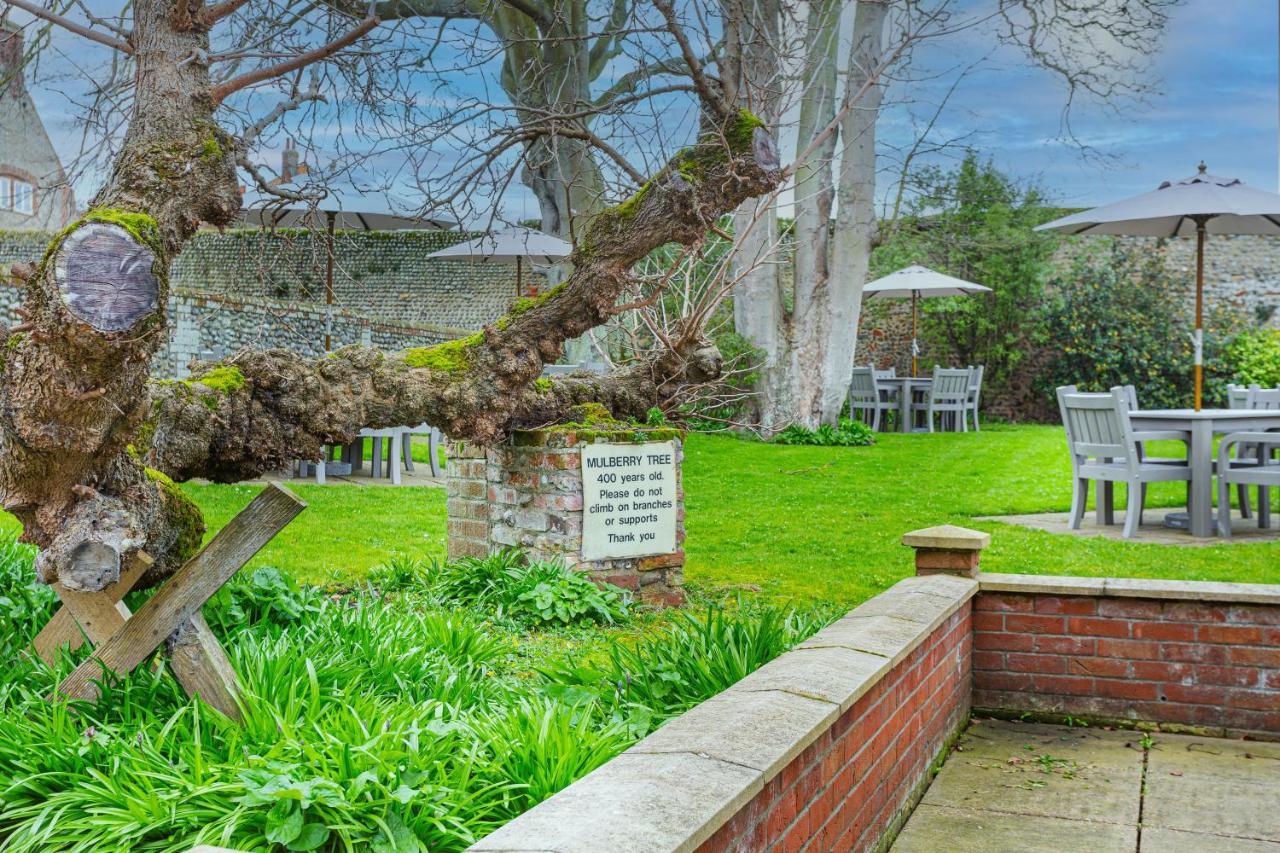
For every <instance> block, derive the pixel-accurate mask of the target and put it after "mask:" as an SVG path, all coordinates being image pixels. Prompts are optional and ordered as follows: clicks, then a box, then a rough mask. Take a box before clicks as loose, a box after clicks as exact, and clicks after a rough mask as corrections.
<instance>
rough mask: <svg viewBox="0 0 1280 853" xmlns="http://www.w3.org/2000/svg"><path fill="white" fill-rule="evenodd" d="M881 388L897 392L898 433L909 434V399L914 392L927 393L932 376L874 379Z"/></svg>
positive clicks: (930, 385) (931, 384) (931, 383)
mask: <svg viewBox="0 0 1280 853" xmlns="http://www.w3.org/2000/svg"><path fill="white" fill-rule="evenodd" d="M876 385H879V386H880V387H881V388H884V387H886V386H887V387H891V388H895V389H897V392H898V431H899V432H911V422H912V418H911V398H912V397H913V396H914V395H915V392H916V391H927V390H928V389H929V388H931V387H932V386H933V377H932V376H890V377H887V378H885V379H879V378H877V379H876Z"/></svg>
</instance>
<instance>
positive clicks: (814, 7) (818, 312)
mask: <svg viewBox="0 0 1280 853" xmlns="http://www.w3.org/2000/svg"><path fill="white" fill-rule="evenodd" d="M841 6H842V4H841V3H840V2H838V0H815V2H812V3H810V4H809V19H808V21H807V22H806V34H805V35H806V38H805V44H806V45H808V51H807V52H806V55H805V63H804V74H803V78H802V82H803V85H804V91H803V93H802V95H801V100H800V122H799V133H798V138H797V142H796V147H797V148H798V149H800V150H802V151H803V150H805V149H808V148H810V146H811V145H813V144H814V143H815V141H817V144H816V145H815V146H814V147H813V148H812V150H811V151H810V153H809V156H808V157H806V158H805V159H804V161H803V162H801V163H800V164H799V165H798V166H797V168H796V190H795V211H796V221H795V262H794V276H795V277H794V285H793V291H794V304H793V308H792V312H791V317H790V325H791V329H790V334H789V335H788V340H789V342H790V344H791V346H790V348H789V350H788V351H787V353H786V356H785V358H780V359H779V360H778V366H777V369H778V370H782V371H785V378H782V379H779V380H775V381H776V382H778V384H784V385H785V386H786V387H787V389H788V397H789V398H790V400H791V410H790V412H789V413H788V414H789V415H790V422H794V423H801V424H804V425H805V426H808V427H814V426H817V425H818V424H819V423H821V422H822V421H823V415H824V412H823V410H822V385H823V377H824V374H825V373H826V366H827V363H828V361H829V359H830V357H831V349H832V344H833V338H834V337H835V334H834V333H835V332H836V331H837V329H838V326H837V325H836V320H837V318H835V317H833V316H832V315H831V313H830V305H831V302H832V297H833V295H834V291H835V290H837V289H839V288H840V287H841V286H842V285H843V284H844V281H845V271H844V270H843V269H840V268H839V267H836V268H835V269H834V275H833V267H832V265H831V257H830V255H831V205H832V201H833V198H834V195H835V187H834V182H833V178H832V170H833V168H834V165H833V158H834V155H835V151H836V134H834V133H833V134H830V135H828V136H826V137H824V138H823V139H822V140H821V141H819V140H818V135H819V134H820V133H822V131H823V130H824V129H825V128H826V127H827V125H829V124H830V123H831V122H832V121H834V120H835V117H836V59H837V53H836V48H837V46H838V44H839V33H840V9H841ZM859 286H861V282H859ZM840 331H844V330H840ZM837 414H839V413H838V412H837ZM782 425H785V424H782Z"/></svg>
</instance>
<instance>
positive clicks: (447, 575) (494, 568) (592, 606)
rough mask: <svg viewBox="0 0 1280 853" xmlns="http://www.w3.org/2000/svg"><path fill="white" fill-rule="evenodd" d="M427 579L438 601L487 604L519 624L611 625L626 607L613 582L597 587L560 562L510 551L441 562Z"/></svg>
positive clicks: (538, 625) (621, 617) (624, 614)
mask: <svg viewBox="0 0 1280 853" xmlns="http://www.w3.org/2000/svg"><path fill="white" fill-rule="evenodd" d="M429 577H430V582H429V587H428V588H429V589H430V591H431V592H432V593H433V594H434V595H435V596H436V597H437V598H438V599H439V600H440V601H442V602H447V603H452V604H459V605H462V606H471V607H482V608H491V609H493V610H494V611H495V612H496V614H497V615H499V616H501V617H504V618H507V619H510V620H512V621H514V622H515V623H516V624H518V625H522V626H524V627H549V626H557V625H559V626H569V625H586V624H613V623H615V622H618V621H621V620H622V619H624V618H625V617H626V615H627V610H628V606H629V601H628V598H627V595H626V593H625V592H624V591H623V590H621V589H619V588H618V587H616V586H612V585H611V584H602V585H599V586H597V585H596V584H595V583H594V582H593V581H592V580H591V579H590V578H589V577H587V576H586V575H585V574H583V573H581V572H575V571H570V570H569V569H568V568H566V567H565V566H564V564H562V563H558V562H546V561H535V562H532V563H526V561H525V558H524V555H523V554H521V553H520V552H519V551H515V550H504V551H500V552H498V553H495V554H491V555H489V556H488V557H483V558H475V557H468V558H465V559H462V560H455V561H453V562H450V563H444V564H442V565H439V566H437V567H435V568H434V569H433V570H432V571H431V572H430V574H429Z"/></svg>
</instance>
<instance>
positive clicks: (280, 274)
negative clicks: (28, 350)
mask: <svg viewBox="0 0 1280 853" xmlns="http://www.w3.org/2000/svg"><path fill="white" fill-rule="evenodd" d="M53 236H54V235H53V233H52V232H48V231H19V230H11V231H6V230H0V314H3V315H8V316H9V317H10V320H11V324H12V322H13V321H12V317H13V316H14V315H13V309H14V308H16V307H17V306H19V305H21V303H22V298H23V292H22V290H21V288H19V287H17V286H16V285H15V283H14V282H13V281H12V280H11V279H10V277H9V276H8V270H9V268H10V267H11V266H12V265H13V264H15V263H19V262H23V261H38V260H39V259H40V258H41V257H42V256H43V254H44V252H45V249H46V248H47V246H48V244H49V241H50V240H51V239H52V238H53ZM474 236H475V235H474V234H470V233H463V232H456V231H394V232H355V231H339V232H338V233H337V235H336V242H335V270H334V304H333V306H332V307H327V306H326V305H325V294H324V284H325V262H326V255H327V251H326V243H325V240H324V237H323V235H321V234H316V233H313V232H310V231H300V230H292V229H281V230H279V231H275V232H263V231H257V230H229V231H226V232H223V233H217V232H213V231H202V232H200V233H199V234H197V235H196V236H195V237H194V238H193V239H192V240H191V241H190V242H189V243H188V244H187V246H186V247H185V248H184V249H183V251H182V253H181V254H180V255H179V256H178V258H177V260H176V261H174V264H173V269H172V271H171V275H170V296H169V304H168V315H169V334H170V340H169V342H168V344H167V346H166V348H165V349H164V350H163V351H162V352H161V353H159V354H158V355H157V356H156V358H155V360H154V362H153V369H154V372H155V374H156V375H157V376H161V377H165V378H182V377H184V376H186V375H187V373H188V371H187V365H188V363H189V362H190V361H191V360H192V359H193V358H195V359H202V360H213V359H220V358H224V357H226V356H229V355H232V354H234V353H235V352H236V351H237V350H239V349H241V348H243V347H252V348H255V349H262V348H268V347H284V348H286V349H291V350H294V351H296V352H301V353H304V354H307V355H321V354H323V353H324V351H325V347H324V343H325V330H326V328H328V329H329V331H330V337H331V339H332V345H333V346H334V347H339V346H344V345H346V344H365V345H370V346H376V347H379V348H382V349H386V350H400V349H405V348H408V347H414V346H424V345H429V344H434V343H439V342H441V341H446V340H452V339H455V338H459V337H463V336H465V335H467V334H470V333H471V332H472V331H474V330H476V329H479V328H481V327H483V326H484V325H485V324H486V323H491V322H493V321H494V320H496V319H498V318H499V317H501V316H502V315H504V314H505V313H507V311H508V310H509V309H510V307H511V303H512V301H513V300H514V299H515V298H516V290H515V267H514V266H512V265H510V264H500V263H488V262H485V261H471V260H442V259H435V258H428V257H427V255H429V254H430V253H432V252H434V251H436V250H438V249H442V248H444V247H446V246H450V245H453V244H454V243H457V242H460V241H463V240H468V239H471V238H472V237H474ZM543 285H545V279H544V277H543V276H541V275H538V274H535V273H532V272H528V273H527V274H526V276H525V283H524V288H525V294H526V295H528V294H529V293H530V292H531V288H537V287H539V286H543ZM326 317H328V318H329V319H328V320H326Z"/></svg>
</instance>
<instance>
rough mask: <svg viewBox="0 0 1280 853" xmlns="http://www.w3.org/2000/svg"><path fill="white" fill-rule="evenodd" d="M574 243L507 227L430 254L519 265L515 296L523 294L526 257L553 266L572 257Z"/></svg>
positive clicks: (536, 232)
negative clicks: (521, 289) (522, 274)
mask: <svg viewBox="0 0 1280 853" xmlns="http://www.w3.org/2000/svg"><path fill="white" fill-rule="evenodd" d="M572 251H573V244H572V243H569V242H567V241H565V240H561V239H560V238H559V237H554V236H552V235H550V234H544V233H543V232H541V231H537V230H534V229H533V228H520V227H516V228H507V229H506V230H504V231H496V232H494V233H492V234H485V235H484V236H483V237H477V238H476V239H474V240H468V241H466V242H465V243H458V244H456V245H453V246H450V247H449V248H447V249H441V250H440V251H438V252H432V253H431V254H429V255H427V257H428V258H479V259H481V260H485V261H497V262H499V263H508V264H511V263H514V264H515V265H516V296H520V295H521V292H520V276H521V268H522V267H523V265H524V262H525V260H528V261H529V262H530V263H532V264H541V265H542V266H551V265H552V264H554V263H556V262H557V261H561V260H564V259H565V258H567V257H569V253H570V252H572Z"/></svg>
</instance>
